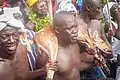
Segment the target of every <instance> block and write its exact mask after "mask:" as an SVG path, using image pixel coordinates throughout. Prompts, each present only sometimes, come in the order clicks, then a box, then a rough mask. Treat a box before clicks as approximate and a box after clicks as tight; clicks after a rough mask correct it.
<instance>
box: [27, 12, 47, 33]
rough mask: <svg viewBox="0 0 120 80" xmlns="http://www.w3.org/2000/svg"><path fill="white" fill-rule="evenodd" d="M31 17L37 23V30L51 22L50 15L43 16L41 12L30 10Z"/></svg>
mask: <svg viewBox="0 0 120 80" xmlns="http://www.w3.org/2000/svg"><path fill="white" fill-rule="evenodd" d="M29 19H30V20H31V21H32V22H33V23H34V24H35V31H36V32H37V31H39V30H40V29H42V28H43V27H44V26H46V25H47V24H49V17H48V16H41V15H40V14H39V13H37V12H35V11H33V10H30V12H29Z"/></svg>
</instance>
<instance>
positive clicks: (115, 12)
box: [110, 4, 120, 22]
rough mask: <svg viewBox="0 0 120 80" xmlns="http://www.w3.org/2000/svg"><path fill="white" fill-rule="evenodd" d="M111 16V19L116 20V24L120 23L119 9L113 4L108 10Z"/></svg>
mask: <svg viewBox="0 0 120 80" xmlns="http://www.w3.org/2000/svg"><path fill="white" fill-rule="evenodd" d="M110 12H111V16H112V17H113V19H116V20H117V21H118V22H120V8H119V5H117V4H115V5H113V7H112V8H111V9H110Z"/></svg>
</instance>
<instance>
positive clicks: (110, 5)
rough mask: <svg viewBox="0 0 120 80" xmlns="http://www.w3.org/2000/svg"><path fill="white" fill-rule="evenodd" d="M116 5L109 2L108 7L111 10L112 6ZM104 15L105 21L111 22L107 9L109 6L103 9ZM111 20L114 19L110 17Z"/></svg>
mask: <svg viewBox="0 0 120 80" xmlns="http://www.w3.org/2000/svg"><path fill="white" fill-rule="evenodd" d="M114 4H116V3H115V2H109V3H108V7H109V10H110V9H111V8H112V6H113V5H114ZM103 14H104V16H105V19H106V20H109V14H108V8H107V4H106V5H105V6H104V8H103ZM110 18H111V19H112V17H111V16H110Z"/></svg>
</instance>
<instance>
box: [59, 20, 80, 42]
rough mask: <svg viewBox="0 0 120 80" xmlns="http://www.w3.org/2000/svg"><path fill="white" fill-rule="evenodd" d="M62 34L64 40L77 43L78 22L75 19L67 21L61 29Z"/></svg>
mask: <svg viewBox="0 0 120 80" xmlns="http://www.w3.org/2000/svg"><path fill="white" fill-rule="evenodd" d="M60 32H61V36H62V38H63V39H64V40H66V41H68V42H71V43H76V42H77V33H78V29H77V22H76V20H75V19H72V20H69V21H67V23H66V25H65V26H64V27H63V28H61V30H60Z"/></svg>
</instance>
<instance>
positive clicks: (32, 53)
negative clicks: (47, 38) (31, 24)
mask: <svg viewBox="0 0 120 80" xmlns="http://www.w3.org/2000/svg"><path fill="white" fill-rule="evenodd" d="M34 35H35V33H34V31H32V30H27V29H25V31H24V36H23V35H21V37H20V43H22V44H23V45H25V46H26V47H27V51H28V54H27V57H28V61H29V67H30V70H31V71H34V70H36V56H37V50H36V47H35V45H34V43H33V41H32V38H33V36H34Z"/></svg>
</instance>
